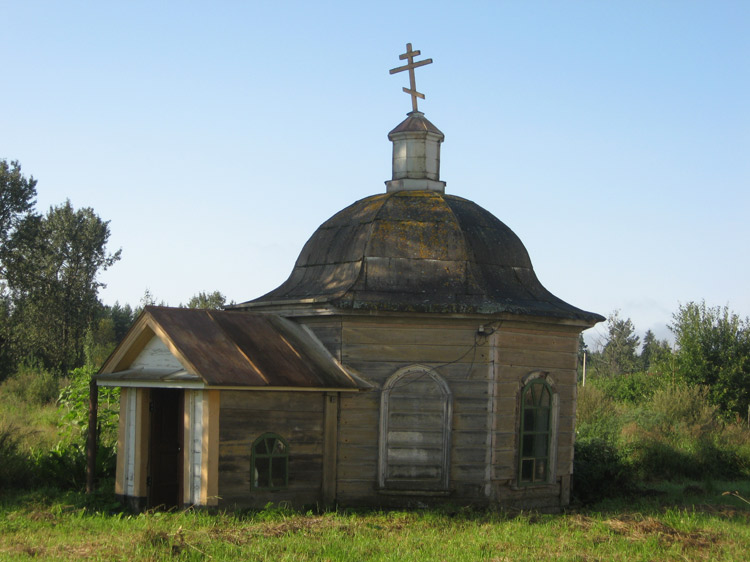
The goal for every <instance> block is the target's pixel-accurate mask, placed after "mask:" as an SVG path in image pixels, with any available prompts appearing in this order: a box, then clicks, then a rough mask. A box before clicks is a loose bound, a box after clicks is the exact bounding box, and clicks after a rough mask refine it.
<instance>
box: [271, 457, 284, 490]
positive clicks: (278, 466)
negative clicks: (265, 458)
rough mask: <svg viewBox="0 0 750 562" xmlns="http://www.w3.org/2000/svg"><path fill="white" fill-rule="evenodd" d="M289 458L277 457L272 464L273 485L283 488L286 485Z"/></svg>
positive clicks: (273, 486)
mask: <svg viewBox="0 0 750 562" xmlns="http://www.w3.org/2000/svg"><path fill="white" fill-rule="evenodd" d="M286 469H287V458H286V457H275V458H274V459H273V462H272V464H271V487H272V488H283V487H284V486H286V472H287V470H286Z"/></svg>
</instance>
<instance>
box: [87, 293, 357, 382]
mask: <svg viewBox="0 0 750 562" xmlns="http://www.w3.org/2000/svg"><path fill="white" fill-rule="evenodd" d="M154 336H155V337H158V338H159V339H161V341H162V342H163V343H164V344H165V346H166V347H167V348H168V349H169V351H170V352H171V353H172V355H174V357H175V358H176V359H177V360H178V361H179V362H180V364H182V366H183V367H184V369H185V370H184V371H183V372H181V373H175V374H179V375H180V376H179V377H177V379H182V380H189V379H192V380H194V381H196V382H199V381H202V382H203V383H204V384H205V385H206V386H225V387H226V386H229V387H289V388H321V389H329V388H330V389H353V390H356V389H364V388H368V387H369V385H368V384H367V383H366V382H365V381H363V380H362V379H360V378H359V377H357V376H356V374H354V373H352V372H351V371H350V370H349V369H346V368H345V367H343V366H342V365H341V364H340V363H339V362H338V361H336V360H335V359H334V358H333V356H331V354H330V353H329V352H328V351H327V350H326V349H325V347H324V346H323V344H322V343H320V341H319V340H318V339H317V338H316V337H315V335H314V334H313V333H312V332H311V331H310V330H308V329H307V328H305V327H304V326H301V325H300V324H297V323H296V322H294V321H292V320H287V319H285V318H281V317H280V316H276V315H273V314H253V313H247V312H226V311H218V310H204V309H187V308H170V307H160V306H147V307H146V308H145V309H144V311H143V313H142V314H141V316H139V318H138V319H137V320H136V322H135V324H134V325H133V327H132V328H131V329H130V331H129V332H128V334H127V335H126V336H125V338H124V339H123V341H122V342H121V343H120V345H119V346H118V347H117V348H116V349H115V351H114V352H113V353H112V355H111V356H110V357H109V359H107V361H106V362H105V364H104V365H103V367H102V368H101V370H100V372H99V375H97V379H98V380H100V381H102V382H104V381H109V382H110V384H112V383H116V382H117V381H122V382H125V381H128V382H129V384H132V382H133V381H137V380H141V379H142V380H143V382H150V383H153V382H155V381H162V382H169V381H170V380H175V377H174V376H171V377H170V376H169V375H168V374H167V376H159V375H162V374H160V373H154V372H151V371H153V369H152V370H151V371H149V372H148V373H146V372H145V371H143V372H142V374H139V372H138V371H136V370H133V369H130V365H131V363H132V362H133V361H134V360H135V358H136V357H137V356H138V355H139V354H140V352H141V351H142V350H143V348H144V347H145V345H146V344H147V343H148V342H149V341H150V340H151V339H152V338H153V337H154Z"/></svg>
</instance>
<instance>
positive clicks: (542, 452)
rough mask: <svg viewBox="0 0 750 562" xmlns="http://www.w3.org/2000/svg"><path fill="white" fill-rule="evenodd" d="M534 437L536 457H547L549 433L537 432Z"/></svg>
mask: <svg viewBox="0 0 750 562" xmlns="http://www.w3.org/2000/svg"><path fill="white" fill-rule="evenodd" d="M534 437H535V439H534V453H533V456H535V457H537V458H538V457H546V456H547V434H546V433H542V434H536V435H535V436H534Z"/></svg>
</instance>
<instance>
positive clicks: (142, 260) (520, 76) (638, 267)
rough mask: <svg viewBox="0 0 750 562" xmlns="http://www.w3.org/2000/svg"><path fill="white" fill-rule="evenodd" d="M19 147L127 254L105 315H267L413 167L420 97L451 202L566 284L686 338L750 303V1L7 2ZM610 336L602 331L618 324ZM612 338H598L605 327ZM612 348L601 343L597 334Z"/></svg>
mask: <svg viewBox="0 0 750 562" xmlns="http://www.w3.org/2000/svg"><path fill="white" fill-rule="evenodd" d="M0 14H1V15H2V16H1V17H2V20H3V22H2V33H0V53H2V60H3V62H4V65H3V74H2V75H3V82H4V83H3V87H2V88H0V107H2V109H3V111H2V114H1V115H0V158H5V159H17V160H19V161H20V162H21V164H22V166H23V169H24V171H25V172H26V173H27V174H31V175H33V176H34V177H35V178H36V179H38V181H39V184H38V191H39V196H38V201H39V209H40V210H46V209H48V208H49V206H50V205H57V204H60V203H61V202H63V201H64V200H65V199H66V198H70V200H71V201H72V203H73V205H74V206H76V207H83V206H90V207H93V208H94V210H95V211H96V212H97V213H98V214H99V215H100V216H101V217H102V218H103V219H105V220H109V221H110V228H111V232H112V236H111V240H110V248H111V249H112V250H115V249H117V248H122V250H123V254H122V256H123V257H122V260H121V261H120V262H119V263H117V264H116V265H115V266H114V267H113V268H112V269H111V270H110V271H108V272H107V273H106V274H105V275H104V276H103V277H102V279H103V280H104V281H105V282H106V283H107V285H108V286H107V289H106V290H104V291H103V292H102V293H101V297H102V299H103V301H104V302H105V303H107V304H112V303H114V302H115V301H116V300H118V301H119V302H120V303H121V304H124V303H130V304H132V305H137V304H138V302H139V300H140V298H141V297H142V295H143V293H144V291H145V290H146V289H147V288H148V289H150V291H151V292H152V293H153V294H154V296H156V298H157V299H159V300H164V301H166V302H167V303H169V304H171V305H177V304H179V303H180V302H186V301H187V300H188V299H189V298H190V297H191V296H192V295H194V294H196V293H197V292H198V291H202V290H203V291H213V290H220V291H222V292H223V293H224V294H225V295H226V296H227V297H228V298H229V299H232V300H235V301H238V302H240V301H244V300H248V299H251V298H255V297H257V296H260V295H261V294H263V293H265V292H267V291H269V290H271V289H273V288H274V287H276V286H277V285H278V284H280V283H281V282H282V281H283V280H284V279H286V277H287V275H288V274H289V272H290V271H291V268H292V266H293V264H294V261H295V259H296V257H297V255H298V253H299V251H300V250H301V249H302V246H303V244H304V242H305V241H306V240H307V238H308V237H309V236H310V235H311V234H312V233H313V231H314V230H315V229H316V228H317V227H318V225H320V224H321V223H322V222H323V221H325V220H326V219H327V218H328V217H330V216H331V215H333V214H334V213H335V212H337V211H338V210H340V209H342V208H343V207H345V206H347V205H349V204H350V203H352V202H354V201H356V200H358V199H361V198H363V197H366V196H368V195H372V194H375V193H380V192H383V191H384V189H385V187H384V184H383V182H384V181H385V180H387V179H390V151H391V146H390V143H389V142H388V140H387V137H386V135H387V133H388V131H389V130H390V129H392V128H393V127H394V126H395V125H397V124H398V123H399V122H400V121H401V120H402V119H403V118H404V117H405V114H406V112H407V111H409V110H410V101H409V98H408V96H406V95H405V94H403V93H402V92H401V87H402V86H404V85H406V77H405V75H403V74H401V75H397V76H389V74H388V70H389V69H390V68H393V67H395V66H398V65H399V64H400V61H399V60H398V55H399V54H400V53H402V52H404V46H405V44H406V43H407V42H411V43H413V45H414V48H415V49H420V50H421V51H422V53H423V55H422V57H431V58H432V59H433V60H434V61H435V62H434V64H432V65H430V66H427V67H425V68H422V69H419V70H418V79H417V85H418V89H419V90H420V91H422V92H424V93H425V94H426V96H427V99H426V100H425V101H423V102H420V109H421V110H423V111H424V112H425V114H426V116H427V117H428V118H429V119H430V120H431V121H432V122H433V123H435V125H437V126H438V127H439V128H440V129H441V130H442V131H443V132H444V133H445V135H446V140H445V142H444V144H443V149H442V169H441V176H442V179H443V180H445V181H446V182H447V192H449V193H452V194H456V195H460V196H462V197H466V198H468V199H471V200H473V201H475V202H477V203H478V204H480V205H482V206H483V207H485V208H486V209H488V210H489V211H491V212H492V213H494V214H495V215H496V216H497V217H498V218H500V220H502V221H503V222H505V223H506V224H507V225H508V226H510V227H511V228H512V229H513V230H514V231H515V232H516V233H517V234H518V235H519V236H520V237H521V239H522V240H523V241H524V243H525V245H526V247H527V249H528V251H529V254H530V256H531V259H532V262H533V264H534V267H535V269H536V272H537V275H538V276H539V278H540V280H541V281H542V283H543V284H544V285H545V286H546V287H547V288H548V289H549V290H550V291H552V292H553V293H555V294H556V295H558V296H559V297H561V298H563V299H564V300H567V301H568V302H570V303H572V304H574V305H576V306H579V307H581V308H585V309H588V310H593V311H596V312H599V313H602V314H604V315H607V314H609V313H610V312H611V311H613V310H615V309H619V310H620V311H621V315H622V316H625V317H630V318H632V320H633V322H634V323H635V326H636V329H637V330H638V331H639V332H640V333H643V332H645V330H647V329H652V330H654V331H655V332H656V333H657V335H659V336H660V337H666V336H667V335H668V331H667V329H666V324H667V323H668V322H669V321H670V319H671V315H672V313H673V312H674V311H676V310H677V307H678V304H679V303H686V302H688V301H691V300H701V299H705V300H706V302H707V303H708V304H710V305H729V306H730V308H732V309H733V310H735V311H736V312H738V313H739V314H741V315H742V316H746V315H748V314H750V289H749V287H750V282H749V281H748V280H749V279H750V259H749V258H748V254H749V252H748V249H747V247H748V243H749V242H750V221H749V220H748V214H749V211H750V196H749V195H748V188H749V187H750V31H748V30H750V2H746V1H736V2H730V1H713V2H703V1H701V2H698V1H689V0H684V1H672V2H667V1H663V2H660V1H653V0H650V1H644V2H639V1H633V0H628V1H625V0H623V1H620V2H599V1H572V0H570V1H566V2H562V1H555V2H533V1H529V2H520V1H513V2H510V1H502V2H501V1H497V2H463V3H461V4H460V5H459V3H458V2H436V1H432V2H408V3H405V2H384V1H379V2H371V3H363V2H352V1H348V2H325V1H318V2H289V1H287V2H274V3H271V2H238V1H236V2H177V1H174V2H133V1H129V2H124V1H121V2H99V1H97V2H93V1H92V2H73V1H66V2H56V1H54V2H53V1H48V2H41V1H34V0H27V1H20V0H19V1H15V2H4V1H0ZM598 331H599V333H602V332H603V326H600V328H599V329H598ZM595 335H596V332H594V334H592V336H593V337H595ZM590 337H591V336H590Z"/></svg>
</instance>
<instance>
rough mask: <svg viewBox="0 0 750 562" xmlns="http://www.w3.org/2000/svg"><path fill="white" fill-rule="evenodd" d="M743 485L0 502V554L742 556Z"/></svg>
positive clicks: (42, 493) (46, 497)
mask: <svg viewBox="0 0 750 562" xmlns="http://www.w3.org/2000/svg"><path fill="white" fill-rule="evenodd" d="M740 485H741V486H742V487H741V488H740V490H739V491H740V494H741V495H743V496H745V497H747V495H748V493H749V492H750V484H748V483H741V484H740V483H736V482H734V483H728V482H724V483H715V484H713V485H712V486H711V488H712V489H710V490H706V489H705V484H702V485H692V486H688V487H687V488H686V486H685V485H679V486H678V485H674V486H666V485H665V486H660V489H659V490H658V491H652V492H651V493H647V494H644V495H642V496H640V497H637V498H631V499H618V500H612V501H610V502H608V503H602V504H599V505H596V506H593V507H589V508H586V509H581V510H571V511H570V512H568V513H565V514H560V515H541V514H536V513H514V514H510V513H502V512H485V511H473V510H465V509H457V510H455V511H450V510H444V511H416V512H403V511H331V512H323V513H312V512H309V513H299V512H293V511H289V510H284V509H278V508H276V509H267V510H264V511H259V512H248V513H208V512H203V511H197V512H196V511H189V510H188V511H178V512H173V513H162V512H148V513H143V514H131V513H127V512H122V511H120V510H119V508H118V507H117V504H116V503H115V502H114V501H113V497H112V496H111V495H110V494H108V493H100V494H97V495H95V496H93V497H87V496H85V495H83V494H79V493H72V492H67V493H63V492H55V491H51V490H37V491H32V492H17V493H10V494H5V495H4V497H2V498H1V499H0V559H2V560H27V559H31V558H35V559H41V560H129V561H130V560H268V561H271V560H273V561H279V560H290V561H291V560H294V561H300V560H303V561H304V560H337V561H338V560H352V561H354V560H357V561H359V560H398V561H408V560H430V561H435V560H450V561H452V560H466V561H477V560H488V561H504V560H570V561H587V560H623V561H633V560H747V559H748V547H749V546H750V509H748V508H750V505H748V504H747V503H745V502H743V501H742V500H741V499H738V498H736V497H732V496H725V495H722V493H721V491H722V490H724V489H726V490H734V489H736V488H738V487H740Z"/></svg>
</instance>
